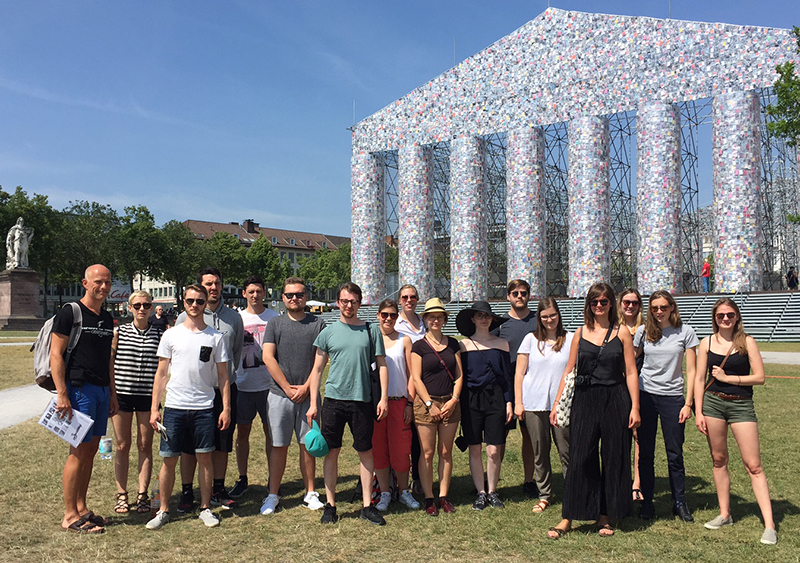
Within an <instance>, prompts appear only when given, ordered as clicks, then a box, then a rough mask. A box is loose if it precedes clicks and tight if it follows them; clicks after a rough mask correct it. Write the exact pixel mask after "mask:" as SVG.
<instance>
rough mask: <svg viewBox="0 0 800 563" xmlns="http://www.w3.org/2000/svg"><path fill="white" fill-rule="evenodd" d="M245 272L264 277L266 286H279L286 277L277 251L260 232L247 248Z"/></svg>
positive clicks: (284, 268)
mask: <svg viewBox="0 0 800 563" xmlns="http://www.w3.org/2000/svg"><path fill="white" fill-rule="evenodd" d="M247 273H248V274H256V275H259V276H261V277H262V278H263V279H264V283H265V284H266V285H267V287H273V288H274V287H280V286H281V284H282V283H283V280H284V279H286V277H287V275H286V267H285V265H284V263H282V262H281V260H280V257H279V256H278V251H277V250H275V247H274V246H272V243H270V242H269V240H267V238H266V237H265V236H264V235H263V234H262V235H259V237H258V238H257V239H256V240H255V241H254V242H253V244H251V245H250V248H248V249H247Z"/></svg>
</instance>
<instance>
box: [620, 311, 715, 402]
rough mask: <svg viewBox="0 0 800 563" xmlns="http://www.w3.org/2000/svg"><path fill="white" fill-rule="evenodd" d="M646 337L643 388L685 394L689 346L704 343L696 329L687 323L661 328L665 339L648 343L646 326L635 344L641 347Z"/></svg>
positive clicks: (665, 392)
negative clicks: (684, 379) (684, 383)
mask: <svg viewBox="0 0 800 563" xmlns="http://www.w3.org/2000/svg"><path fill="white" fill-rule="evenodd" d="M642 339H644V364H643V365H642V373H641V374H640V375H639V389H641V390H642V391H646V392H647V393H650V394H652V395H662V396H666V397H676V396H679V395H683V356H684V354H685V353H686V350H687V349H689V348H694V347H695V346H697V345H698V344H700V341H699V340H698V339H697V335H696V334H695V332H694V329H693V328H692V327H690V326H689V325H687V324H684V325H681V326H679V327H678V328H675V327H672V326H668V327H667V328H665V329H663V330H662V331H661V338H659V339H658V340H657V341H656V342H648V341H647V338H645V337H644V325H642V326H640V327H639V328H638V329H637V331H636V335H635V336H634V337H633V345H634V346H639V344H640V343H641V341H642Z"/></svg>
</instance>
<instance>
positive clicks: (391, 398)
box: [389, 397, 407, 401]
mask: <svg viewBox="0 0 800 563" xmlns="http://www.w3.org/2000/svg"><path fill="white" fill-rule="evenodd" d="M389 400H390V401H405V400H407V399H406V398H405V397H389Z"/></svg>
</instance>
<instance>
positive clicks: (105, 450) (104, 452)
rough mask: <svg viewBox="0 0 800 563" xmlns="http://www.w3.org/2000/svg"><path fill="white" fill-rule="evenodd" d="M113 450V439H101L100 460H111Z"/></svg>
mask: <svg viewBox="0 0 800 563" xmlns="http://www.w3.org/2000/svg"><path fill="white" fill-rule="evenodd" d="M112 449H113V446H112V445H111V438H106V437H105V436H103V437H102V438H100V459H111V450H112Z"/></svg>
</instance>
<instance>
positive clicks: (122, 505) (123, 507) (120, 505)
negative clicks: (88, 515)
mask: <svg viewBox="0 0 800 563" xmlns="http://www.w3.org/2000/svg"><path fill="white" fill-rule="evenodd" d="M130 509H131V507H130V505H129V504H128V491H124V492H122V493H117V504H115V505H114V512H116V513H117V514H127V513H128V512H129V511H130Z"/></svg>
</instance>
